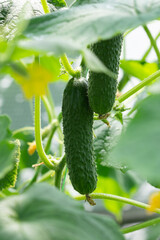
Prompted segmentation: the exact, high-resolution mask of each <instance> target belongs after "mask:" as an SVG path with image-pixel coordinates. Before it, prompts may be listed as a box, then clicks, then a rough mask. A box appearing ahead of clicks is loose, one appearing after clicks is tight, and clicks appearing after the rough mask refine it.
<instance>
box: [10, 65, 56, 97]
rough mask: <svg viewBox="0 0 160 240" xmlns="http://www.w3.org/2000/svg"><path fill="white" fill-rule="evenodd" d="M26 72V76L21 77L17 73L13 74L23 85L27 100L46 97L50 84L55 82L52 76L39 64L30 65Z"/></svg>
mask: <svg viewBox="0 0 160 240" xmlns="http://www.w3.org/2000/svg"><path fill="white" fill-rule="evenodd" d="M26 70H27V74H26V75H20V74H19V73H17V72H14V73H13V74H12V76H13V77H14V79H15V80H16V81H17V83H19V84H20V85H21V88H22V90H23V92H24V94H25V96H26V98H28V99H29V98H32V97H33V96H43V95H45V94H46V89H47V85H48V83H49V82H51V81H52V80H53V78H52V77H53V76H52V74H51V73H50V72H49V71H48V70H47V69H45V68H43V67H42V66H41V65H38V64H37V63H33V64H29V65H28V66H27V69H26Z"/></svg>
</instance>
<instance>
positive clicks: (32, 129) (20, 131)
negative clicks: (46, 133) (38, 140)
mask: <svg viewBox="0 0 160 240" xmlns="http://www.w3.org/2000/svg"><path fill="white" fill-rule="evenodd" d="M23 132H34V127H23V128H19V129H16V130H14V131H13V132H12V136H13V137H15V135H17V134H19V133H23Z"/></svg>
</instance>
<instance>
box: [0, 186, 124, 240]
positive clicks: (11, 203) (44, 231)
mask: <svg viewBox="0 0 160 240" xmlns="http://www.w3.org/2000/svg"><path fill="white" fill-rule="evenodd" d="M64 202H65V204H64ZM0 209H3V211H1V214H0V239H11V238H12V239H13V240H22V239H24V238H25V239H26V240H30V239H39V240H44V239H48V240H51V239H56V240H61V239H65V240H81V239H85V240H97V239H101V240H103V239H104V240H106V239H107V240H113V239H114V240H120V239H124V238H123V236H122V234H121V233H120V231H119V229H118V226H117V225H116V223H115V222H114V221H113V220H112V219H111V218H109V217H107V216H100V215H97V214H90V213H87V212H85V211H84V210H83V209H82V205H81V204H80V203H79V202H76V201H75V200H72V199H70V198H69V197H67V196H66V195H64V194H63V193H62V192H60V191H58V190H57V189H56V188H53V187H51V186H49V185H48V184H44V183H43V184H42V183H41V184H37V185H34V186H33V187H32V188H31V189H29V190H28V191H27V192H26V193H24V194H23V195H21V196H14V197H10V198H9V199H6V200H2V201H1V202H0ZM19 229H21V230H22V231H19Z"/></svg>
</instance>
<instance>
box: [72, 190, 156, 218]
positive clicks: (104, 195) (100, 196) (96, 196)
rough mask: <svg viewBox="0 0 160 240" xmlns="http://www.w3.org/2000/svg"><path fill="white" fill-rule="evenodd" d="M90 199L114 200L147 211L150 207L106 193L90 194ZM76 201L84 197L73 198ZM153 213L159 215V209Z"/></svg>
mask: <svg viewBox="0 0 160 240" xmlns="http://www.w3.org/2000/svg"><path fill="white" fill-rule="evenodd" d="M90 197H91V198H93V199H108V200H114V201H118V202H123V203H126V204H130V205H133V206H136V207H140V208H144V209H146V210H147V209H148V208H149V206H150V205H148V204H145V203H142V202H139V201H136V200H133V199H129V198H125V197H120V196H117V195H113V194H107V193H92V194H90ZM75 199H76V200H85V199H86V197H85V196H77V197H75ZM154 212H156V213H159V214H160V209H155V210H154Z"/></svg>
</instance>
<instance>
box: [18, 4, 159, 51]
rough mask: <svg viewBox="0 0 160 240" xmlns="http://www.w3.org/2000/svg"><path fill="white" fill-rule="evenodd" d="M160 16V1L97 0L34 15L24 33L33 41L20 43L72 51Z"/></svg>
mask: <svg viewBox="0 0 160 240" xmlns="http://www.w3.org/2000/svg"><path fill="white" fill-rule="evenodd" d="M96 2H97V1H96ZM159 17H160V2H159V1H157V0H150V1H148V2H147V3H146V1H145V0H141V1H137V2H136V1H133V0H128V1H126V0H125V1H124V0H119V1H117V0H112V1H104V0H103V1H98V3H93V4H86V5H82V6H77V7H72V8H70V9H63V10H59V11H56V12H54V13H51V14H47V15H44V16H40V17H36V18H32V19H31V21H30V23H29V24H28V27H27V28H26V30H25V32H24V35H25V36H26V37H28V38H30V39H32V40H30V41H27V40H24V41H23V42H21V46H23V47H24V48H33V49H40V50H44V51H54V52H55V54H62V52H68V53H70V54H73V52H77V51H80V50H83V49H85V48H86V46H88V45H89V44H91V43H94V42H96V41H97V40H100V39H107V38H110V37H112V36H114V35H116V34H118V33H119V32H125V31H126V30H127V29H130V28H135V27H138V26H139V25H142V24H146V23H147V22H149V21H152V20H155V19H157V18H159ZM33 39H34V40H33ZM71 50H72V51H71Z"/></svg>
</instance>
